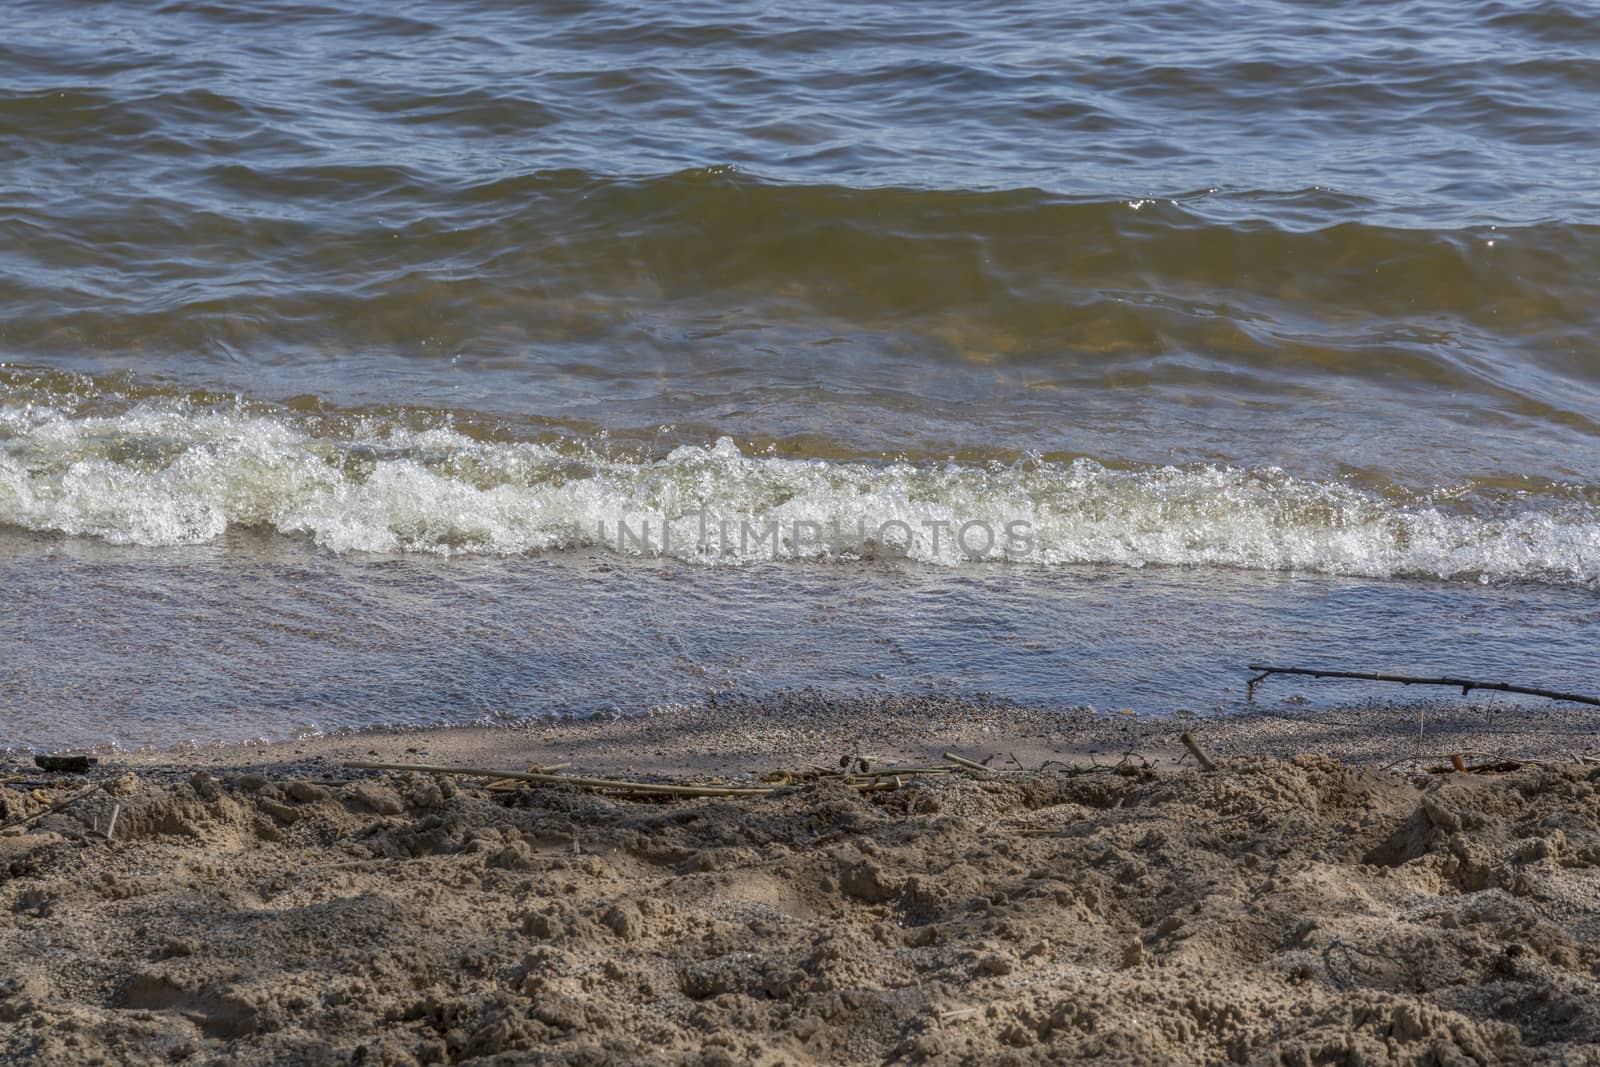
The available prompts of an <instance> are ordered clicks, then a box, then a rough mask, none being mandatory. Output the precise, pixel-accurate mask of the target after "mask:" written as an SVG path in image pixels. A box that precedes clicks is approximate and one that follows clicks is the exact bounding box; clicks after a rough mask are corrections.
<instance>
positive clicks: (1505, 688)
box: [1245, 663, 1600, 708]
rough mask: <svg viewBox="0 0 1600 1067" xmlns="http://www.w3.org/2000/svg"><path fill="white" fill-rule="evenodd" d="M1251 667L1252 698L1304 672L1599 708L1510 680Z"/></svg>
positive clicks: (1248, 691) (1597, 703)
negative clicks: (1278, 679) (1279, 677)
mask: <svg viewBox="0 0 1600 1067" xmlns="http://www.w3.org/2000/svg"><path fill="white" fill-rule="evenodd" d="M1249 669H1250V670H1252V671H1259V672H1260V673H1259V674H1257V675H1256V676H1255V677H1254V678H1252V679H1250V681H1249V682H1247V683H1246V684H1245V696H1246V699H1249V700H1254V699H1255V696H1256V686H1258V685H1260V684H1261V683H1262V682H1264V681H1266V680H1267V679H1268V678H1270V677H1272V676H1273V675H1274V674H1302V675H1307V676H1309V677H1312V678H1354V679H1358V680H1360V681H1363V682H1398V683H1399V684H1401V685H1442V686H1446V687H1448V688H1450V689H1459V690H1461V695H1462V696H1466V695H1467V694H1468V693H1470V692H1472V690H1474V689H1484V690H1492V691H1494V692H1496V693H1522V694H1524V695H1526V696H1531V697H1545V698H1546V699H1549V700H1565V701H1569V702H1571V703H1573V704H1589V705H1591V706H1593V707H1597V708H1600V698H1597V697H1586V696H1582V695H1580V694H1578V693H1558V692H1556V691H1555V690H1554V689H1539V688H1537V687H1535V686H1528V685H1512V684H1510V683H1509V682H1475V681H1472V680H1471V679H1467V678H1418V677H1414V676H1412V675H1408V674H1374V673H1371V672H1369V671H1324V670H1313V669H1312V668H1309V667H1267V666H1263V665H1262V664H1259V663H1252V664H1250V665H1249Z"/></svg>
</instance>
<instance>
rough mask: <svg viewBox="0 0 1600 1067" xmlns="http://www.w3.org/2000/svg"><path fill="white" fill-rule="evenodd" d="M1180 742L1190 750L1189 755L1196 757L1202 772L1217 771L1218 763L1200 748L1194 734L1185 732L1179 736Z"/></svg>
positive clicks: (1195, 759)
mask: <svg viewBox="0 0 1600 1067" xmlns="http://www.w3.org/2000/svg"><path fill="white" fill-rule="evenodd" d="M1178 740H1179V741H1182V742H1183V747H1184V748H1186V749H1188V750H1189V755H1191V756H1193V757H1194V761H1195V762H1196V763H1198V764H1200V769H1201V770H1203V771H1214V770H1216V769H1217V765H1216V763H1215V762H1213V761H1212V759H1211V757H1210V756H1208V755H1206V754H1205V752H1204V751H1203V750H1202V749H1201V748H1200V743H1199V742H1198V741H1196V740H1195V739H1194V735H1193V734H1191V733H1189V732H1188V731H1187V730H1185V731H1184V732H1183V733H1182V734H1181V735H1179V737H1178Z"/></svg>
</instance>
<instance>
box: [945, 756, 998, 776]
mask: <svg viewBox="0 0 1600 1067" xmlns="http://www.w3.org/2000/svg"><path fill="white" fill-rule="evenodd" d="M939 755H940V756H941V757H943V758H944V759H947V760H949V761H950V762H951V763H957V764H960V765H961V766H962V767H965V768H966V769H967V770H969V771H976V772H977V773H979V774H993V773H994V768H992V767H985V766H984V765H983V764H981V763H979V762H978V761H977V760H970V759H967V758H966V757H965V756H958V755H956V754H955V753H954V752H941V753H939Z"/></svg>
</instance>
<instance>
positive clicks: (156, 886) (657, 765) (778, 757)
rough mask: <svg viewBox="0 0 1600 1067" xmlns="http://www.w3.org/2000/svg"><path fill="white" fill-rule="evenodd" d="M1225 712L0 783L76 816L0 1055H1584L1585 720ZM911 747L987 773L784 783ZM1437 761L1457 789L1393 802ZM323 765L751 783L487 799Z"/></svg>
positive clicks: (645, 735)
mask: <svg viewBox="0 0 1600 1067" xmlns="http://www.w3.org/2000/svg"><path fill="white" fill-rule="evenodd" d="M1277 706H1283V705H1277ZM1263 711H1264V712H1265V714H1262V715H1260V716H1256V717H1252V718H1248V719H1243V718H1226V719H1225V718H1209V717H1204V716H1199V717H1195V718H1193V719H1190V720H1181V719H1178V720H1159V721H1158V720H1149V719H1144V718H1141V717H1137V716H1123V715H1117V714H1115V713H1114V712H1113V713H1111V714H1104V713H1102V714H1097V715H1089V714H1084V713H1079V714H1060V713H1054V712H1047V711H1042V710H1037V709H1027V708H1018V707H1012V706H1006V705H1001V704H984V703H970V702H960V701H940V700H915V699H905V698H897V699H892V700H879V701H873V700H861V699H851V698H839V697H832V698H830V697H827V696H824V695H821V694H793V695H790V696H788V697H779V698H773V699H771V700H765V701H760V702H750V703H746V702H739V701H727V702H724V703H723V704H720V705H717V706H710V707H700V708H679V709H673V710H669V711H663V712H662V713H660V714H658V715H655V716H651V717H649V718H644V719H634V720H620V721H598V720H597V721H584V722H564V723H562V722H531V723H526V724H521V725H519V726H516V727H506V728H484V729H467V730H462V729H456V730H441V731H416V732H408V733H393V734H366V735H358V736H350V737H343V738H321V739H314V740H308V741H304V742H300V743H297V744H292V745H279V746H259V747H253V748H234V749H216V750H207V751H204V752H193V753H181V754H180V753H166V754H138V755H136V756H132V757H128V758H118V759H111V758H109V757H108V758H106V759H105V760H104V761H103V763H102V764H101V766H99V767H98V768H96V769H95V770H94V771H93V772H91V774H90V775H88V776H81V775H80V776H73V775H47V774H43V773H42V772H39V771H37V770H34V769H32V768H31V767H28V766H22V765H18V766H16V767H14V768H12V769H10V770H9V771H8V772H7V774H8V775H12V776H20V780H17V781H13V782H10V783H8V785H7V786H6V788H5V790H4V793H3V797H4V804H5V810H4V817H3V819H0V821H7V822H10V821H15V820H18V819H22V818H26V817H27V816H28V815H30V814H35V813H38V812H40V811H42V810H43V809H44V808H45V807H47V806H48V805H49V804H53V803H55V802H58V801H59V800H61V799H63V798H68V797H71V796H73V795H75V794H76V793H77V792H78V791H81V790H82V789H84V788H85V784H86V783H94V784H100V785H103V788H102V789H100V790H99V791H98V792H96V793H94V794H93V795H91V796H88V797H86V798H85V799H83V800H80V801H78V802H77V803H75V804H72V805H71V806H69V807H67V808H65V809H64V810H62V811H59V812H56V813H53V814H46V815H43V816H42V817H40V818H35V819H33V820H32V821H30V822H27V823H26V824H25V825H22V826H17V827H13V828H12V829H10V830H7V831H6V832H5V834H4V835H3V836H0V872H3V873H0V960H3V964H0V971H3V980H0V981H3V984H0V1054H3V1056H4V1057H5V1059H6V1060H7V1061H8V1062H19V1063H24V1062H25V1063H62V1064H66V1063H74V1064H77V1063H95V1062H99V1063H167V1062H175V1061H182V1062H188V1063H224V1062H225V1063H230V1064H232V1063H262V1064H265V1063H307V1064H311V1063H319V1064H320V1063H328V1064H334V1063H339V1064H343V1063H384V1064H411V1063H462V1062H484V1063H489V1062H497V1063H524V1062H538V1063H572V1064H580V1063H581V1064H601V1063H672V1064H737V1063H760V1064H780V1063H788V1064H802V1063H1027V1062H1096V1063H1108V1062H1110V1063H1115V1062H1125V1063H1149V1062H1175V1063H1284V1064H1313V1063H1330V1064H1332V1063H1338V1064H1345V1063H1348V1064H1358V1063H1359V1064H1413V1063H1414V1064H1464V1063H1483V1064H1489V1063H1551V1064H1554V1063H1563V1064H1573V1063H1595V1062H1600V1051H1597V1050H1600V1008H1597V1007H1596V1005H1597V1004H1600V997H1597V993H1600V981H1597V979H1600V797H1597V793H1596V785H1597V783H1600V765H1596V764H1595V763H1592V762H1587V761H1586V759H1585V757H1592V755H1593V753H1594V752H1595V751H1596V738H1595V731H1594V722H1593V718H1592V716H1585V715H1583V714H1582V713H1578V712H1569V711H1564V710H1562V709H1560V708H1558V707H1550V708H1518V707H1513V706H1506V705H1501V706H1498V707H1497V706H1495V705H1492V704H1485V703H1479V704H1464V703H1460V702H1448V701H1447V702H1440V703H1437V704H1430V705H1417V704H1410V705H1374V706H1371V707H1363V708H1347V709H1342V710H1341V711H1339V712H1338V713H1337V714H1329V713H1322V714H1317V715H1314V716H1306V717H1297V716H1296V715H1295V714H1294V712H1293V711H1292V710H1289V711H1282V712H1280V711H1276V710H1273V706H1268V707H1266V708H1264V709H1263ZM1419 716H1420V717H1421V720H1422V735H1421V741H1420V743H1419V740H1418V720H1419ZM1184 731H1188V732H1190V733H1191V734H1192V735H1193V736H1194V737H1195V738H1196V739H1197V741H1198V743H1199V745H1200V746H1201V747H1202V749H1203V751H1205V752H1207V753H1208V754H1209V755H1210V756H1211V757H1212V758H1214V759H1215V761H1216V763H1217V767H1216V769H1215V770H1211V771H1205V770H1201V769H1199V768H1198V767H1196V766H1195V762H1194V760H1193V758H1192V757H1190V756H1188V754H1187V750H1186V749H1185V748H1184V746H1183V745H1182V744H1181V743H1180V742H1179V740H1178V737H1179V735H1180V734H1181V733H1182V732H1184ZM947 751H949V752H954V753H957V754H959V755H964V756H965V757H966V758H970V759H972V760H974V761H977V762H982V763H987V764H988V765H989V766H990V767H991V768H992V771H990V772H988V773H985V772H982V771H976V770H971V771H966V770H964V771H962V772H961V773H942V774H937V775H927V776H906V777H903V778H902V779H901V780H900V785H899V788H894V789H884V790H881V791H873V792H860V791H857V790H855V789H853V788H850V787H848V786H847V785H846V784H844V782H845V779H842V778H838V777H833V778H828V777H823V776H822V775H821V772H822V771H826V770H831V771H834V772H838V770H839V768H840V765H841V763H845V764H850V765H851V767H852V768H859V767H861V766H862V761H867V763H868V765H878V766H883V765H888V764H929V763H933V764H941V765H948V761H946V760H945V759H944V758H943V756H942V755H941V754H942V753H944V752H947ZM1457 753H1459V754H1463V759H1462V762H1463V764H1464V765H1466V766H1468V767H1479V766H1484V765H1488V764H1494V763H1499V764H1500V769H1498V770H1495V771H1489V772H1486V773H1459V772H1457V773H1428V769H1429V768H1430V767H1433V768H1435V769H1436V770H1437V769H1438V767H1437V765H1438V764H1440V763H1441V762H1443V764H1444V766H1445V767H1448V766H1450V765H1451V764H1450V762H1449V756H1450V755H1451V754H1457ZM1508 758H1514V759H1515V760H1516V761H1520V765H1516V766H1513V764H1512V762H1507V760H1508ZM352 759H355V760H369V761H409V762H424V763H430V764H447V765H452V766H486V767H490V768H500V769H507V770H517V769H521V768H524V767H527V766H529V765H530V764H538V765H548V764H552V763H570V764H571V765H572V766H571V768H570V769H568V770H566V771H564V772H563V773H569V774H585V775H602V776H612V777H627V778H629V779H632V780H641V781H644V780H648V781H657V782H660V781H667V780H671V781H679V782H681V781H688V780H694V781H700V782H716V783H719V784H722V785H750V786H755V785H761V784H762V783H763V782H766V783H767V784H769V785H770V784H772V783H773V782H774V781H776V782H779V783H781V784H782V786H783V787H782V789H781V790H780V792H779V793H778V794H776V795H770V796H757V797H711V798H676V797H628V796H617V795H606V794H603V793H596V792H589V791H582V790H579V789H577V788H575V787H572V786H570V785H562V784H548V783H528V784H525V785H523V786H521V787H516V788H502V789H497V790H490V789H488V788H486V787H487V785H488V780H487V779H484V778H481V777H471V776H447V775H435V774H420V773H411V772H377V771H374V772H363V771H352V770H349V769H345V768H344V767H343V766H342V765H343V763H344V762H345V761H347V760H352ZM1397 761H1398V762H1397ZM1391 764H1392V765H1393V766H1389V765H1391ZM779 770H783V771H787V772H789V773H788V774H787V775H785V776H782V777H775V776H774V775H773V773H772V772H775V771H779ZM113 812H115V815H116V821H115V825H114V826H112V825H111V820H112V815H113ZM108 829H110V831H111V832H110V834H109V835H108V834H107V833H106V831H107V830H108Z"/></svg>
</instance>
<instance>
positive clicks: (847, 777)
mask: <svg viewBox="0 0 1600 1067" xmlns="http://www.w3.org/2000/svg"><path fill="white" fill-rule="evenodd" d="M964 762H967V763H970V762H971V761H964ZM972 765H973V766H975V767H978V768H980V769H981V770H983V771H984V772H985V773H990V772H989V769H988V768H987V767H984V766H983V765H982V764H972ZM344 766H345V767H347V768H349V769H351V770H361V771H410V772H412V773H415V774H441V775H454V776H461V777H466V778H488V779H490V782H489V784H488V786H487V788H489V789H492V790H495V791H504V790H506V789H515V788H520V787H521V786H523V785H524V784H527V783H544V784H550V785H572V786H577V787H578V788H580V789H588V790H593V791H595V792H603V793H612V794H617V795H621V796H639V797H645V796H672V797H766V796H774V795H777V794H779V793H785V792H792V791H793V790H794V789H795V788H797V787H798V786H799V785H800V784H803V782H802V780H801V777H800V776H798V775H785V776H784V778H783V780H781V781H780V782H778V783H775V784H770V785H758V786H742V785H723V784H720V783H675V782H634V781H624V780H620V779H615V778H590V777H585V776H582V775H575V774H555V773H551V772H550V771H549V770H537V771H507V770H498V769H494V768H488V767H446V766H439V765H435V764H423V763H378V762H372V761H367V760H352V761H350V762H347V763H346V764H345V765H344ZM557 766H560V767H565V766H567V764H559V765H557ZM959 769H961V768H959V767H955V766H945V765H939V764H935V765H933V766H928V767H882V768H875V769H873V770H871V771H867V772H849V773H847V772H835V773H824V774H818V775H815V776H812V777H811V780H824V779H826V780H837V781H839V782H840V783H841V784H843V785H844V786H846V787H847V788H850V789H854V790H856V791H857V792H861V793H870V792H877V791H879V790H890V789H898V788H900V786H901V785H903V784H904V782H903V781H902V779H904V778H907V777H911V776H913V775H921V774H948V773H950V772H951V771H954V770H959ZM769 778H770V776H769Z"/></svg>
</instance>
